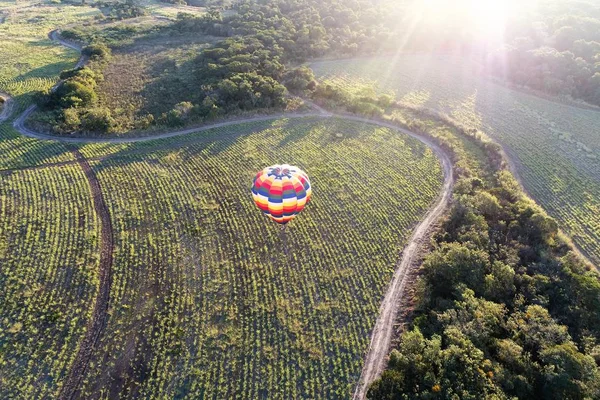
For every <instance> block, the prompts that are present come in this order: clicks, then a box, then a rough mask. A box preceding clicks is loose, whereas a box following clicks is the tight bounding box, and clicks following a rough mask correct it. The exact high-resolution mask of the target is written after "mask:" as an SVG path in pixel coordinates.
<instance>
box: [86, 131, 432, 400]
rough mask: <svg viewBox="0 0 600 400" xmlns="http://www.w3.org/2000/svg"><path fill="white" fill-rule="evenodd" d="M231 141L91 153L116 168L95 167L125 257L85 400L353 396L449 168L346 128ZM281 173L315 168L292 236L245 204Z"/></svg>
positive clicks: (412, 149) (392, 139) (220, 134)
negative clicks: (253, 189)
mask: <svg viewBox="0 0 600 400" xmlns="http://www.w3.org/2000/svg"><path fill="white" fill-rule="evenodd" d="M229 129H231V128H229ZM237 129H242V130H241V131H239V132H238V135H237V136H236V135H235V134H234V136H225V135H230V134H231V132H230V131H229V130H223V129H221V130H216V131H214V132H212V133H211V132H208V133H203V134H202V135H198V136H197V139H199V141H198V142H197V143H193V141H191V140H192V139H191V138H193V136H192V137H186V140H188V142H187V143H186V144H185V146H184V147H181V144H180V143H179V142H178V140H179V139H181V138H178V139H169V140H161V141H156V142H152V143H154V144H155V146H156V147H155V148H153V146H152V145H149V144H148V143H145V144H140V145H137V144H136V145H117V146H116V149H117V151H115V149H111V147H112V146H107V145H87V146H83V147H82V148H81V152H82V153H83V154H86V155H87V156H88V157H99V156H105V157H107V158H104V159H102V160H101V161H94V162H93V166H94V169H95V170H96V173H97V175H98V177H99V180H100V182H101V185H102V187H103V188H104V190H105V196H106V201H107V204H109V208H110V213H111V217H112V218H113V225H114V229H115V245H116V251H115V254H114V270H113V274H114V275H113V284H112V286H111V310H110V311H109V313H110V318H109V320H108V324H107V328H106V331H105V333H104V334H103V337H102V339H101V342H100V345H99V347H98V349H97V351H96V352H95V353H94V355H93V357H92V361H91V363H90V368H89V371H88V373H87V375H86V377H85V379H84V387H83V391H82V396H83V397H85V398H97V397H102V396H108V397H113V396H115V397H116V396H118V395H122V396H126V397H136V396H140V397H156V398H161V397H165V398H172V397H189V398H198V397H202V396H204V397H207V398H249V399H254V398H264V397H268V398H307V397H308V398H345V397H348V395H349V393H350V392H351V391H352V390H353V385H354V384H355V383H356V380H357V378H358V375H359V374H360V370H361V367H362V354H363V352H364V351H365V350H366V347H367V345H368V341H369V335H370V330H371V329H372V325H373V323H374V321H375V318H376V317H377V310H378V308H379V304H380V301H381V298H382V296H383V293H384V291H385V288H386V285H387V283H388V281H389V279H390V277H391V275H392V272H393V269H394V265H395V263H396V261H397V260H398V257H399V252H400V249H401V248H402V245H403V241H404V240H406V239H407V234H408V233H409V231H410V228H411V227H412V226H413V225H414V224H415V223H416V222H417V221H418V220H419V219H420V218H421V217H422V215H423V214H424V213H425V211H426V210H427V209H428V207H429V206H430V204H431V203H432V202H433V200H434V199H435V198H436V196H437V194H438V191H439V188H440V185H441V181H442V173H441V167H440V165H439V162H438V160H437V159H436V157H435V155H434V154H433V153H432V152H431V151H430V150H429V149H427V148H426V147H425V146H424V145H422V144H421V143H420V142H418V141H416V140H414V139H410V138H406V137H404V136H402V135H398V134H397V133H394V132H390V131H388V130H386V129H378V128H375V127H368V126H362V125H360V124H356V123H351V122H345V121H335V122H332V121H327V122H323V121H321V120H314V119H302V120H289V121H288V120H280V121H277V122H275V123H260V124H246V125H244V126H242V127H240V128H237ZM249 130H250V131H255V132H254V133H252V134H242V135H240V134H239V133H242V132H244V131H245V132H248V131H249ZM234 133H235V132H234ZM337 133H343V135H344V137H343V138H338V137H336V134H337ZM207 134H208V136H206V135H207ZM207 137H208V140H207ZM229 137H231V139H228V138H229ZM283 159H285V160H287V161H289V162H292V163H294V164H297V165H298V166H301V167H305V168H306V169H307V170H308V173H309V174H310V175H311V181H312V185H313V187H314V190H315V196H314V201H313V202H312V203H311V204H310V206H309V207H308V208H307V210H306V211H305V212H304V213H303V214H302V215H301V216H299V217H298V218H297V219H296V220H295V221H293V222H292V223H291V224H290V226H288V228H287V231H286V232H285V233H282V232H281V231H280V230H279V228H278V227H277V226H275V225H274V224H273V223H272V222H270V221H269V220H268V219H267V218H265V217H264V216H263V215H261V213H260V212H258V211H257V210H256V209H255V206H254V204H253V203H252V198H251V196H249V184H250V182H251V180H252V177H253V175H254V174H255V173H256V171H258V170H259V169H260V168H261V166H263V165H267V164H269V163H274V162H278V161H279V160H283ZM417 182H418V183H417ZM341 232H343V234H341Z"/></svg>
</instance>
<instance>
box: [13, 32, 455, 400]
mask: <svg viewBox="0 0 600 400" xmlns="http://www.w3.org/2000/svg"><path fill="white" fill-rule="evenodd" d="M50 37H51V38H52V39H53V40H56V41H58V42H59V43H61V44H62V45H64V46H67V47H69V48H71V49H74V50H81V47H80V46H78V45H76V44H73V43H68V42H65V41H64V40H62V39H60V37H59V36H58V32H57V31H53V32H51V33H50ZM84 63H85V59H84V58H83V57H82V58H81V59H80V60H79V62H78V64H77V65H78V66H81V65H83V64H84ZM59 84H60V82H59ZM57 86H58V84H57ZM57 86H55V88H56V87H57ZM55 88H54V89H55ZM313 108H315V109H316V110H317V111H316V112H308V113H304V114H276V115H269V116H259V117H253V118H246V119H240V120H233V121H226V122H221V123H217V124H213V125H210V126H204V127H199V128H190V129H183V130H178V131H172V132H165V133H162V134H157V135H154V136H145V137H123V138H85V137H60V136H55V135H49V134H45V133H40V132H35V131H33V130H31V129H28V128H26V127H25V121H26V120H27V118H28V117H29V116H30V115H31V114H32V113H33V112H34V111H35V110H36V106H35V105H32V106H30V107H29V108H27V110H25V112H23V113H22V114H21V115H20V116H19V117H18V118H17V119H16V120H15V121H14V124H13V125H14V127H15V129H16V130H17V131H19V132H20V133H21V134H23V135H25V136H29V137H32V138H37V139H41V140H54V141H61V142H66V143H129V142H142V141H151V140H157V139H162V138H170V137H175V136H180V135H186V134H192V133H197V132H200V131H204V130H208V129H213V128H219V127H226V126H231V125H237V124H240V123H249V122H259V121H270V120H276V119H281V118H289V119H291V118H305V117H319V118H341V119H346V120H351V121H355V122H359V123H364V124H366V125H375V126H380V127H384V128H388V129H392V130H395V131H397V132H400V133H402V134H405V135H409V136H411V137H413V138H416V139H418V140H419V141H421V142H423V143H425V144H426V145H427V146H428V147H430V148H431V149H432V150H433V151H434V152H435V153H436V155H437V156H438V158H439V159H440V161H441V163H442V167H443V171H444V185H443V188H442V192H441V194H440V196H439V197H438V200H437V202H436V204H435V206H434V207H433V208H432V209H430V210H429V212H428V213H427V214H426V216H425V218H424V219H423V220H422V221H421V222H420V223H419V225H417V227H416V228H415V230H414V232H413V234H412V236H411V238H410V239H409V241H408V243H407V245H406V247H405V248H404V250H403V252H402V257H401V259H400V261H399V262H398V264H397V266H396V270H395V272H394V275H393V278H392V281H391V283H390V285H389V287H388V289H387V291H386V294H385V296H384V299H383V301H382V304H381V306H380V309H379V317H378V318H377V321H376V324H375V327H374V329H373V332H372V335H371V343H370V346H369V349H368V351H367V354H366V355H365V363H364V368H363V371H362V373H361V376H360V379H359V382H358V384H357V388H356V391H355V393H354V399H363V398H365V395H366V392H367V390H368V387H369V385H370V384H371V383H372V382H373V381H374V380H375V379H376V378H377V377H378V376H379V375H380V374H381V372H382V371H383V369H384V368H385V365H386V360H387V355H388V353H389V350H390V345H391V341H392V335H393V326H394V322H395V319H396V316H397V315H398V311H399V307H400V299H401V298H402V297H403V295H404V292H405V289H406V284H407V277H408V276H409V272H410V270H411V268H412V267H413V266H414V264H415V261H416V257H417V256H418V253H419V250H420V248H421V245H422V244H423V243H424V241H425V240H426V239H427V236H428V232H429V230H430V228H431V226H432V225H433V224H434V223H435V221H436V220H437V219H438V218H439V217H440V216H441V215H442V214H443V212H444V210H445V209H446V207H447V206H448V204H449V202H450V199H451V195H452V188H453V183H454V178H453V171H452V162H451V160H450V157H449V155H448V154H447V153H446V152H444V150H443V149H441V148H440V147H439V146H437V145H436V144H435V143H434V142H433V141H432V140H430V139H429V138H427V137H424V136H421V135H418V134H416V133H414V132H411V131H408V130H406V129H403V128H399V127H397V126H395V125H393V124H389V123H385V122H382V121H376V120H371V119H367V118H361V117H356V116H351V115H341V114H335V113H330V112H328V111H326V110H324V109H322V108H320V107H318V106H316V105H314V104H313ZM72 152H73V154H74V156H75V158H76V160H77V162H78V163H79V164H80V165H81V167H82V169H83V171H84V173H85V174H86V177H87V178H88V181H89V185H90V189H91V192H92V196H93V201H94V208H95V210H96V213H97V215H98V216H99V219H100V222H101V228H102V236H101V239H102V241H101V260H100V288H99V293H98V297H97V298H96V302H95V306H94V310H93V313H92V319H91V320H90V322H89V323H88V329H87V332H86V335H85V337H84V339H83V341H82V342H81V345H80V348H79V351H78V353H77V356H76V358H75V361H74V362H73V365H72V366H71V370H70V371H69V373H68V375H67V380H66V382H65V384H64V385H63V388H62V390H61V393H60V395H59V398H61V399H71V398H73V397H74V396H75V395H76V394H77V391H78V387H79V384H80V382H81V379H82V378H83V375H84V373H85V370H86V368H87V365H88V364H89V360H90V357H91V354H92V351H93V349H94V347H95V345H96V343H97V341H98V339H99V337H100V335H101V334H102V330H103V329H104V326H105V324H106V320H107V316H108V306H109V301H110V298H109V295H110V284H111V268H112V251H113V232H112V225H111V221H110V215H109V211H108V207H107V206H106V203H105V201H104V198H103V196H102V191H101V187H100V184H99V182H98V179H97V177H96V175H95V173H94V171H93V170H92V168H91V167H90V165H89V163H88V161H87V160H86V159H85V158H84V157H83V156H82V155H81V153H79V151H77V150H72Z"/></svg>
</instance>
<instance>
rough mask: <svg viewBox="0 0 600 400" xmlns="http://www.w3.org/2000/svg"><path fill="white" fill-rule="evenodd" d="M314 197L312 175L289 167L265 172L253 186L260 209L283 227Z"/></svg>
mask: <svg viewBox="0 0 600 400" xmlns="http://www.w3.org/2000/svg"><path fill="white" fill-rule="evenodd" d="M311 194H312V190H311V186H310V181H309V179H308V175H306V173H305V172H304V171H302V170H301V169H300V168H298V167H293V166H291V165H287V164H283V165H273V166H271V167H267V168H265V169H263V170H262V171H260V172H259V173H258V174H256V177H255V178H254V182H253V184H252V197H253V198H254V202H255V203H256V205H257V206H258V208H260V209H261V211H262V212H263V213H265V214H266V215H267V216H268V217H269V218H271V219H272V220H273V221H275V222H277V223H278V224H281V225H283V226H285V224H287V223H288V222H290V221H291V220H292V219H294V218H295V217H296V215H298V214H299V213H300V212H301V211H302V210H303V209H304V207H305V206H306V205H307V204H308V202H309V201H310V196H311Z"/></svg>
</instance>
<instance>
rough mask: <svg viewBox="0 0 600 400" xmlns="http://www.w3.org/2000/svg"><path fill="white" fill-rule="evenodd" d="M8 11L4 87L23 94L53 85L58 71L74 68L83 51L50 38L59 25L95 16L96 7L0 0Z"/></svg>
mask: <svg viewBox="0 0 600 400" xmlns="http://www.w3.org/2000/svg"><path fill="white" fill-rule="evenodd" d="M0 9H2V10H3V11H4V13H5V15H6V20H5V21H4V23H2V24H0V54H2V57H1V58H0V91H3V92H6V93H9V94H10V95H12V96H23V95H26V94H28V93H30V92H32V91H34V90H42V89H47V88H49V87H51V86H52V85H53V84H54V83H55V82H56V80H57V78H58V75H59V74H60V72H61V71H63V70H65V69H69V68H72V67H73V65H74V64H75V63H76V62H77V59H78V58H79V54H78V53H77V52H75V51H73V50H69V49H66V48H65V47H63V46H58V45H57V44H56V43H53V42H52V41H51V40H50V39H49V38H48V33H49V32H50V31H51V30H53V29H56V28H60V27H62V26H65V25H68V24H72V23H75V22H79V23H81V22H83V21H86V20H91V19H93V18H94V17H95V16H97V15H100V11H98V10H97V9H95V8H92V7H89V6H85V7H75V6H67V5H52V4H44V3H37V2H27V1H24V2H18V3H15V2H14V1H5V0H0Z"/></svg>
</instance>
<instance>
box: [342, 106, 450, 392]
mask: <svg viewBox="0 0 600 400" xmlns="http://www.w3.org/2000/svg"><path fill="white" fill-rule="evenodd" d="M343 118H346V119H350V120H353V121H357V122H364V123H367V124H374V125H378V126H382V127H385V128H389V129H392V130H395V131H398V132H401V133H404V134H406V135H409V136H412V137H415V138H417V139H419V140H420V141H421V142H423V143H425V144H426V145H427V146H429V147H430V148H432V149H433V150H434V152H435V153H436V154H437V156H438V157H439V159H440V160H441V162H442V167H443V171H444V186H443V188H442V192H441V193H440V195H439V197H438V200H437V202H436V203H435V205H434V206H433V208H431V209H430V210H429V211H428V212H427V214H426V216H425V218H424V219H423V220H422V221H421V222H420V223H419V225H417V227H416V228H415V230H414V232H413V234H412V236H411V238H410V239H409V241H408V243H407V245H406V247H405V248H404V250H403V251H402V257H401V259H400V261H399V262H398V264H397V265H396V270H395V272H394V276H393V278H392V281H391V282H390V285H389V287H388V289H387V292H386V294H385V297H384V298H383V302H382V303H381V307H380V308H379V317H378V318H377V321H376V322H375V328H374V329H373V333H372V335H371V344H370V345H369V350H368V351H367V354H366V356H365V363H364V366H363V370H362V373H361V375H360V378H359V381H358V384H357V387H356V391H355V392H354V397H353V398H354V400H362V399H364V398H365V397H366V395H367V390H368V389H369V386H370V385H371V383H373V381H374V380H376V379H377V378H378V377H379V376H380V375H381V373H382V372H383V370H384V369H385V367H386V364H387V356H388V354H389V352H390V347H391V343H392V338H393V334H394V330H393V329H394V322H395V321H396V316H397V315H398V314H399V311H400V300H401V299H402V297H403V295H404V293H405V290H406V284H407V280H408V279H407V278H408V277H409V275H410V273H409V272H410V270H411V268H412V267H413V266H414V265H415V261H417V257H418V255H419V252H420V250H421V247H422V245H423V244H424V243H425V242H426V241H427V240H428V236H429V235H428V233H429V231H430V228H431V227H432V225H433V224H434V223H435V222H436V221H437V220H438V219H439V218H440V217H441V216H442V215H443V213H444V211H445V210H446V208H447V207H448V204H449V203H450V199H451V197H452V189H453V187H454V176H453V171H452V162H451V160H450V157H449V156H448V154H447V153H446V152H444V151H443V150H442V149H441V148H440V147H439V146H437V145H436V144H435V143H433V142H431V141H430V140H428V139H427V138H424V137H423V136H419V135H417V134H415V133H413V132H410V131H408V130H406V129H402V128H399V127H397V126H394V125H392V124H386V123H383V122H375V121H370V120H367V119H365V118H360V117H350V116H343Z"/></svg>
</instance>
